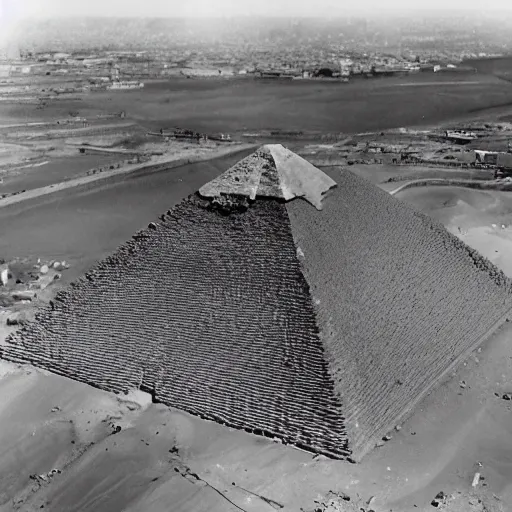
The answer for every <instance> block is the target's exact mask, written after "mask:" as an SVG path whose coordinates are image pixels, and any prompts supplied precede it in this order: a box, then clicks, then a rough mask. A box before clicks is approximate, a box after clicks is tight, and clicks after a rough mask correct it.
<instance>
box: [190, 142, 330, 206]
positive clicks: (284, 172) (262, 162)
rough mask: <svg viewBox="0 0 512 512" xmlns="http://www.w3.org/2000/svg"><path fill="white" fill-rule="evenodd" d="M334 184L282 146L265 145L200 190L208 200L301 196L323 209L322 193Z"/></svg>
mask: <svg viewBox="0 0 512 512" xmlns="http://www.w3.org/2000/svg"><path fill="white" fill-rule="evenodd" d="M335 186H336V182H335V181H334V180H333V179H332V178H330V177H329V176H327V175H326V174H325V173H323V172H322V171H320V170H319V169H317V168H316V167H314V166H313V165H311V164H310V163H309V162H308V161H307V160H304V158H302V157H300V156H298V155H296V154H295V153H293V152H291V151H290V150H289V149H286V148H284V147H283V146H282V145H281V144H267V145H265V146H262V147H261V148H260V149H258V150H257V151H256V152H254V153H253V154H251V155H249V156H248V157H246V158H244V159H243V160H241V161H240V162H238V163H237V164H235V165H234V166H233V167H232V168H231V169H228V170H227V171H226V172H225V173H223V174H221V175H220V176H219V177H218V178H216V179H214V180H213V181H211V182H209V183H207V184H206V185H204V186H203V187H201V188H200V189H199V193H200V195H202V196H203V197H208V198H219V197H221V196H231V195H237V196H243V197H247V198H248V199H251V200H254V199H256V197H267V198H268V197H272V198H275V199H284V200H285V201H289V200H291V199H294V198H296V197H303V198H304V199H305V200H306V201H308V202H309V203H311V204H312V205H313V206H315V207H316V208H317V209H318V210H321V209H322V199H323V196H324V194H325V193H326V192H327V191H328V190H330V189H331V188H333V187H335Z"/></svg>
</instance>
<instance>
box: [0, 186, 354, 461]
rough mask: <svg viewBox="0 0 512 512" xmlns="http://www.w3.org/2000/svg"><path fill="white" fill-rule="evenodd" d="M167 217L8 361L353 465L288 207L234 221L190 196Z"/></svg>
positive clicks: (250, 211) (112, 260) (16, 339)
mask: <svg viewBox="0 0 512 512" xmlns="http://www.w3.org/2000/svg"><path fill="white" fill-rule="evenodd" d="M308 208H309V209H310V210H312V211H313V212H314V208H312V207H311V206H310V205H308ZM160 220H161V222H159V223H158V224H154V223H152V224H150V225H149V226H148V228H147V229H145V230H143V231H141V232H139V233H137V234H136V235H134V237H133V239H132V240H131V241H130V242H128V243H127V244H125V245H123V246H122V247H120V248H119V250H118V251H117V252H116V253H114V254H113V255H112V256H110V257H108V258H107V259H105V260H103V261H102V262H100V263H99V264H98V265H97V266H96V267H95V268H94V269H92V270H91V271H90V272H89V273H87V274H86V276H85V277H84V278H81V279H80V280H78V281H77V282H75V283H73V285H72V286H71V287H70V288H69V290H67V291H64V292H60V293H59V294H58V295H57V297H56V300H55V301H53V302H52V303H51V304H50V306H49V307H48V309H46V310H43V311H42V312H40V313H39V314H38V316H37V321H36V322H35V323H34V324H32V325H30V326H27V327H24V328H23V329H22V330H21V331H19V332H18V333H16V334H14V335H12V336H11V337H10V338H8V340H7V343H6V345H4V346H1V347H0V356H1V357H2V358H4V359H7V360H10V361H15V362H28V363H32V364H34V365H36V366H39V367H42V368H45V369H47V370H50V371H52V372H55V373H57V374H60V375H64V376H67V377H70V378H72V379H76V380H79V381H83V382H86V383H88V384H90V385H92V386H96V387H99V388H102V389H105V390H108V391H114V392H116V393H123V392H127V391H128V390H130V389H133V388H140V389H142V390H144V391H147V392H150V393H151V394H152V396H153V399H154V401H156V402H161V403H164V404H166V405H169V406H173V407H176V408H179V409H182V410H184V411H187V412H189V413H192V414H195V415H198V416H200V417H202V418H205V419H209V420H214V421H217V422H220V423H223V424H225V425H228V426H232V427H236V428H240V429H245V430H246V431H249V432H253V433H255V434H259V435H267V436H271V437H278V438H280V439H281V440H282V441H284V442H285V443H290V444H294V445H296V446H298V447H301V448H303V449H307V450H311V451H314V452H317V453H323V454H325V455H328V456H331V457H336V458H345V457H349V456H350V450H349V448H348V444H347V436H346V431H345V426H344V419H343V415H342V411H341V402H340V399H339V397H338V396H337V395H336V394H335V392H334V382H333V380H332V378H331V377H330V375H329V372H328V366H327V363H326V360H325V354H324V349H323V346H322V343H321V341H320V339H319V335H318V329H317V326H316V323H317V322H316V318H315V313H314V308H313V304H312V301H311V297H310V293H309V287H308V284H307V282H306V280H305V279H304V276H303V274H302V272H301V266H300V263H299V261H298V260H297V257H296V247H295V245H294V241H293V237H292V234H291V231H290V223H289V219H288V215H287V212H286V206H285V205H284V204H283V203H281V202H277V201H275V200H265V199H258V200H257V201H256V202H255V203H253V204H251V205H250V206H247V205H243V207H241V208H233V210H232V211H231V212H226V211H225V205H223V207H222V208H220V209H219V208H217V207H215V205H214V204H212V203H211V202H210V201H208V200H204V199H201V198H200V197H199V196H198V195H194V196H190V197H189V198H188V199H186V200H184V201H183V202H182V203H181V204H179V205H178V206H176V207H175V208H173V209H172V210H169V211H168V212H167V213H166V214H165V215H163V216H162V217H161V219H160Z"/></svg>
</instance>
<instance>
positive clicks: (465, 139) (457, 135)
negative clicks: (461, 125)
mask: <svg viewBox="0 0 512 512" xmlns="http://www.w3.org/2000/svg"><path fill="white" fill-rule="evenodd" d="M445 138H446V139H447V140H449V141H451V142H455V143H457V144H468V143H470V142H472V141H474V140H476V139H477V135H476V133H474V132H468V131H465V130H446V131H445Z"/></svg>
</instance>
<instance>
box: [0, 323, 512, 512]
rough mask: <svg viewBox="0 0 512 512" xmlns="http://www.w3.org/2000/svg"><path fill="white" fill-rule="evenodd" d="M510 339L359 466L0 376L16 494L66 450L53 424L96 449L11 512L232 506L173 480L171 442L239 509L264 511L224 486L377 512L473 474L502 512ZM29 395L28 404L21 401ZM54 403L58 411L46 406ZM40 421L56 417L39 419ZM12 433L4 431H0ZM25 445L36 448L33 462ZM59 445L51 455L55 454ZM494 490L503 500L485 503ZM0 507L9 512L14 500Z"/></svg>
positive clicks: (3, 469) (508, 333) (42, 378)
mask: <svg viewBox="0 0 512 512" xmlns="http://www.w3.org/2000/svg"><path fill="white" fill-rule="evenodd" d="M511 341H512V330H511V328H509V327H507V328H506V329H503V330H502V331H500V333H498V334H497V335H496V336H495V337H494V339H493V340H491V341H490V342H489V343H487V344H486V346H485V347H484V348H483V350H482V351H481V352H475V353H474V354H473V355H472V357H471V358H470V359H469V360H468V362H467V364H466V365H465V366H464V365H461V366H460V367H459V369H458V370H457V372H456V374H455V375H454V376H453V378H452V379H451V380H450V381H449V382H447V383H446V384H445V385H443V386H442V387H440V388H439V389H438V390H436V391H435V392H434V393H432V394H431V395H430V396H429V397H427V399H425V400H424V401H423V403H422V405H421V407H420V408H419V409H418V410H417V411H416V413H415V414H414V416H413V417H411V418H410V419H409V420H408V421H407V422H405V423H403V424H402V425H401V429H400V431H399V432H393V433H392V439H391V440H390V441H387V442H386V443H385V445H384V446H382V447H381V448H378V449H377V450H375V451H374V452H373V453H371V454H370V455H369V456H368V458H367V459H366V460H364V461H363V462H362V463H361V464H358V465H351V464H347V463H343V462H340V461H332V460H326V459H322V458H320V459H314V458H312V456H311V454H307V453H305V452H301V451H299V450H295V449H293V448H290V447H286V446H282V445H280V444H276V443H273V442H272V441H270V440H265V439H262V438H260V437H257V436H253V435H250V434H246V433H243V432H239V431H230V430H229V429H226V428H224V427H221V426H219V425H217V424H215V423H209V422H205V421H202V420H199V419H196V418H193V417H191V416H188V415H187V414H185V413H181V412H178V411H170V410H168V409H166V408H163V407H162V406H159V405H151V406H150V407H149V408H148V409H146V410H145V411H144V412H142V413H140V414H139V413H137V412H133V411H127V410H126V407H124V408H123V407H122V406H120V405H118V404H117V403H116V401H115V399H114V398H113V397H112V396H111V395H108V394H107V393H103V392H101V391H97V390H94V389H92V388H90V387H88V386H86V385H83V384H79V383H76V382H73V381H69V380H67V379H65V378H62V377H56V376H51V375H48V376H46V375H43V374H42V373H41V372H39V371H36V370H30V371H31V372H32V373H31V374H30V375H28V376H27V375H24V372H23V371H22V372H21V373H16V374H14V375H11V376H7V377H6V376H4V377H2V378H0V390H1V393H0V396H3V397H4V400H3V402H2V403H3V409H2V411H3V414H2V416H3V418H9V419H8V423H7V424H6V425H7V426H6V428H5V429H4V428H3V429H2V431H1V432H0V437H1V439H2V444H1V445H0V446H1V447H2V453H3V454H6V453H9V450H14V449H16V450H17V451H16V453H17V458H16V460H15V459H13V458H10V457H6V456H3V457H2V458H1V459H0V474H2V475H7V474H10V472H13V471H14V470H16V469H17V468H20V467H26V471H25V472H21V473H19V476H20V478H19V484H17V489H19V490H18V493H19V495H26V490H25V489H26V488H27V487H28V486H31V483H32V482H31V481H30V480H29V479H28V474H26V473H28V472H30V471H34V472H36V471H40V472H43V471H49V470H50V469H52V468H51V466H52V465H53V466H54V465H55V464H57V465H58V464H59V461H60V460H66V455H65V454H67V453H68V452H69V450H70V449H71V448H72V447H73V446H76V444H75V445H71V444H70V442H71V440H72V438H71V437H69V436H71V434H67V436H68V437H66V436H65V435H64V432H65V431H60V430H59V433H60V434H59V436H58V437H57V438H55V437H54V438H53V440H52V441H51V442H50V441H45V440H49V439H51V437H50V436H51V433H52V432H55V429H56V428H59V427H58V425H60V424H63V425H65V423H66V421H69V420H68V418H72V419H74V421H80V424H81V425H82V430H80V432H83V434H80V435H91V436H95V438H96V440H97V441H96V444H95V445H94V446H93V447H92V450H89V451H88V452H87V453H86V455H85V456H83V457H80V458H78V459H77V460H76V461H75V462H73V463H72V464H71V465H70V466H69V467H68V468H67V469H66V470H64V471H63V473H62V474H60V475H56V476H55V477H54V478H53V479H52V483H51V484H50V485H48V486H46V485H45V486H43V488H41V489H40V490H39V491H37V493H34V494H33V495H31V497H30V498H29V499H28V501H26V502H25V504H24V505H23V506H20V508H19V509H21V510H26V511H32V510H34V511H35V510H36V509H39V507H40V505H41V504H46V506H45V508H46V509H47V510H52V511H55V512H72V511H73V512H74V511H77V512H78V511H79V510H80V511H81V512H86V511H91V512H93V511H94V512H98V511H112V510H120V509H121V508H124V509H125V510H130V511H134V512H135V511H140V510H144V511H149V512H160V511H161V510H167V509H169V508H172V510H177V511H179V512H181V511H183V512H189V511H193V512H196V511H198V512H203V511H204V512H206V511H207V510H211V511H213V512H223V511H225V510H231V505H230V504H229V503H228V502H227V501H226V500H225V499H223V498H222V497H221V496H219V495H218V494H217V493H215V492H213V491H212V490H211V489H208V488H205V487H201V486H198V485H196V484H192V483H190V482H189V481H185V480H184V479H183V478H182V477H179V478H178V477H177V476H176V474H177V473H176V472H175V471H174V467H176V463H175V462H174V461H173V460H172V458H171V457H170V455H171V454H169V451H168V450H170V449H172V448H173V447H174V446H176V447H178V455H179V457H180V460H181V463H182V464H185V465H186V466H188V467H190V468H191V470H192V471H194V472H196V473H197V474H198V475H199V476H201V477H202V478H204V479H205V480H207V481H208V482H211V483H213V484H214V485H215V486H216V487H217V488H218V489H220V490H221V491H224V490H226V491H228V493H230V494H227V495H228V496H230V497H231V498H233V499H234V501H235V503H237V505H239V506H240V507H242V508H244V510H247V511H250V510H251V511H252V510H258V511H266V510H268V511H270V510H271V508H269V507H266V505H264V504H262V503H261V502H260V500H259V499H255V498H253V499H252V500H251V501H248V499H247V495H246V494H245V493H244V492H243V491H238V493H236V492H233V491H232V490H233V487H234V486H233V485H232V483H233V482H234V483H235V484H236V486H237V487H243V488H244V489H248V490H250V491H252V492H255V493H258V494H260V495H262V496H265V497H267V498H270V499H273V500H275V501H277V502H279V503H281V504H283V505H284V509H282V510H284V511H285V512H286V511H297V510H299V509H300V507H303V508H304V510H307V511H310V510H312V509H313V506H314V500H315V499H317V497H318V496H319V495H322V494H326V493H327V492H328V491H329V490H333V491H337V492H339V491H342V492H346V493H348V494H349V495H351V496H353V497H354V498H355V497H356V496H357V495H359V496H361V498H362V499H363V500H364V501H367V500H368V499H370V497H372V496H374V497H375V500H374V501H373V502H372V507H373V509H374V510H375V511H376V512H389V510H390V509H391V510H393V512H411V511H412V510H419V511H424V512H428V511H430V510H433V509H432V507H431V505H430V501H431V500H432V499H433V498H434V496H435V495H436V494H437V493H438V492H439V491H444V492H445V493H448V494H449V493H452V492H455V491H457V490H460V491H465V492H469V491H470V490H471V482H472V479H473V476H474V473H475V472H476V471H479V472H480V473H481V475H482V476H483V477H484V478H485V480H482V482H481V484H480V485H479V488H478V489H477V491H478V492H484V493H485V494H486V495H487V496H488V498H489V499H492V500H493V501H494V503H495V504H496V505H500V504H501V506H502V507H505V508H501V509H498V508H495V509H494V510H496V511H497V510H501V511H502V512H506V510H508V508H507V507H509V506H510V505H511V504H512V486H511V485H510V482H511V481H512V452H511V451H510V450H509V448H508V447H509V445H510V443H509V439H510V435H511V434H512V431H511V426H510V421H509V416H510V413H511V410H510V409H511V406H510V404H511V402H507V401H504V400H501V399H499V398H497V397H496V396H495V395H494V393H495V392H498V393H502V392H505V391H506V390H510V389H512V378H511V375H512V367H511V363H510V361H511V357H512V348H511V347H512V343H511ZM461 381H464V382H465V384H466V386H465V387H464V388H461V387H460V382H461ZM6 386H8V387H6ZM8 389H9V395H10V396H18V397H19V398H20V399H18V400H16V399H12V400H10V401H9V405H5V404H6V402H5V397H6V395H7V390H8ZM15 390H16V391H15ZM15 393H17V395H16V394H15ZM27 399H28V400H29V402H28V403H31V404H37V407H36V408H34V407H32V408H27V407H26V406H25V404H26V403H27ZM55 406H60V407H61V409H62V411H61V412H58V413H51V412H50V411H51V408H53V407H55ZM5 407H8V408H7V409H6V408H5ZM120 409H121V413H122V415H123V416H122V419H116V420H114V423H115V422H123V425H124V428H123V430H122V431H121V432H120V433H119V434H115V435H114V436H108V437H104V438H103V440H101V438H102V436H104V434H105V430H103V431H102V430H101V425H103V424H102V423H101V419H105V418H106V417H108V416H109V415H114V416H116V415H120V414H119V410H120ZM123 410H124V411H125V412H123ZM95 411H96V412H95ZM48 418H50V419H52V418H55V419H54V420H52V421H50V422H48ZM59 420H61V421H59ZM62 420H63V421H62ZM88 421H91V424H88V423H87V422H88ZM98 424H99V426H98ZM3 425H4V423H3ZM91 425H92V426H91ZM86 429H89V432H86ZM95 429H99V430H95ZM13 431H15V432H16V435H15V436H14V437H13V434H6V432H13ZM91 432H93V433H92V434H90V433H91ZM157 432H158V434H157ZM32 433H34V435H32ZM413 433H414V435H413ZM9 436H10V437H9ZM118 436H120V437H118ZM61 437H62V439H61ZM87 439H90V438H87ZM66 440H67V441H66ZM57 443H61V444H57ZM67 443H69V444H67ZM146 443H147V444H146ZM34 446H39V447H40V449H41V450H42V451H41V452H40V455H38V456H37V457H35V455H34V451H33V450H34V448H33V447H34ZM68 446H69V448H68ZM78 446H80V444H79V445H78ZM57 447H58V454H59V455H57V456H60V457H61V458H60V459H55V457H56V453H57V451H56V448H57ZM107 448H108V451H107V450H106V449H107ZM418 461H421V463H420V464H419V463H418ZM478 463H479V464H478ZM388 468H389V469H388ZM134 475H135V478H136V480H134ZM21 477H23V478H21ZM484 484H486V485H485V486H484ZM4 486H5V481H2V480H0V495H1V493H2V492H3V491H4V488H5V487H4ZM493 494H495V495H496V497H497V498H498V499H500V500H501V501H498V499H496V498H492V496H493ZM49 501H50V503H48V502H49ZM251 505H252V507H253V508H251ZM415 506H416V507H415ZM254 507H255V508H254ZM0 510H2V512H7V511H11V510H13V507H11V506H4V508H3V509H2V508H0ZM233 510H235V508H233ZM468 510H470V509H469V507H468V508H467V509H465V512H467V511H468ZM491 510H493V509H491Z"/></svg>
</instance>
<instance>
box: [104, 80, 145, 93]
mask: <svg viewBox="0 0 512 512" xmlns="http://www.w3.org/2000/svg"><path fill="white" fill-rule="evenodd" d="M143 87H144V83H142V82H138V81H136V80H130V81H122V82H112V83H111V84H109V85H107V89H109V90H114V91H118V90H126V89H142V88H143Z"/></svg>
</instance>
